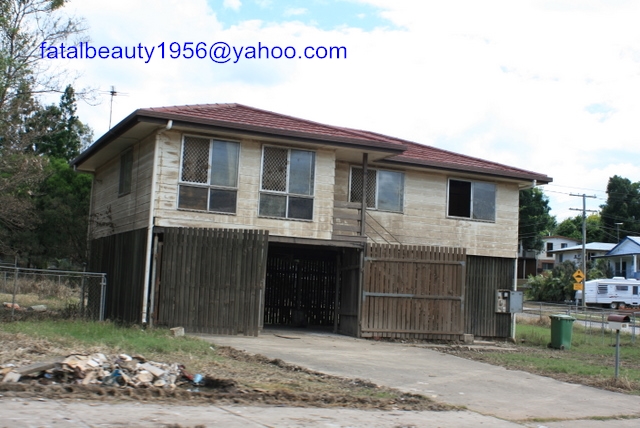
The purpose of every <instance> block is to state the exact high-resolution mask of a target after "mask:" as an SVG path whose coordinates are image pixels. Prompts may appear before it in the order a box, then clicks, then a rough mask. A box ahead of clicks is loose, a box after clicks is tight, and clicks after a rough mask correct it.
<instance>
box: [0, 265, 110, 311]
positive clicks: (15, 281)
mask: <svg viewBox="0 0 640 428" xmlns="http://www.w3.org/2000/svg"><path fill="white" fill-rule="evenodd" d="M106 287H107V275H106V274H104V273H95V272H75V271H60V270H48V269H27V268H20V267H12V266H6V265H0V301H1V302H2V305H3V308H2V310H3V312H4V314H3V315H4V316H3V317H2V318H3V319H6V318H9V311H10V319H11V320H14V319H17V318H20V319H24V318H25V317H26V316H27V315H29V314H36V313H46V314H50V315H53V314H55V315H56V316H58V317H60V318H84V319H89V320H99V321H103V320H104V306H105V297H106Z"/></svg>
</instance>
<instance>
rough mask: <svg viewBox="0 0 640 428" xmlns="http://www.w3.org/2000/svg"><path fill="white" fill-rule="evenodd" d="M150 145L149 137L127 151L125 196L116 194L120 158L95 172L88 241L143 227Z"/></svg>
mask: <svg viewBox="0 0 640 428" xmlns="http://www.w3.org/2000/svg"><path fill="white" fill-rule="evenodd" d="M154 142H155V138H154V137H153V136H151V137H148V138H146V139H144V140H142V141H140V142H137V143H136V144H134V145H133V147H132V148H131V150H132V152H133V165H132V177H131V191H130V192H129V193H128V194H126V195H122V196H120V195H118V190H119V183H120V155H118V156H115V157H114V158H112V159H111V160H109V162H107V163H106V164H104V165H102V166H101V167H100V168H98V169H97V170H96V172H95V175H94V179H93V190H92V193H93V197H92V198H91V218H90V224H91V235H90V236H91V238H92V239H95V238H100V237H103V236H108V235H112V234H117V233H122V232H128V231H131V230H136V229H140V228H144V227H147V225H148V222H149V202H150V192H151V175H152V172H151V171H152V169H153V147H154Z"/></svg>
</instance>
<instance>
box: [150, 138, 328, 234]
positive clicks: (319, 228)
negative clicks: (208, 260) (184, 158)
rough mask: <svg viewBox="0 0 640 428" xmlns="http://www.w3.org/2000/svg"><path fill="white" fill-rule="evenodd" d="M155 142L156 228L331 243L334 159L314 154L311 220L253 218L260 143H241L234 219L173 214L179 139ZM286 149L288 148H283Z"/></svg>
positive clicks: (205, 214)
mask: <svg viewBox="0 0 640 428" xmlns="http://www.w3.org/2000/svg"><path fill="white" fill-rule="evenodd" d="M157 139H158V150H159V152H158V162H159V164H158V168H157V187H156V194H155V195H156V198H155V203H154V207H155V225H156V226H164V227H209V228H211V227H215V228H229V229H241V228H242V229H246V228H252V229H261V230H269V234H270V235H271V236H274V235H276V236H286V237H299V238H315V239H331V230H332V216H333V197H334V165H335V153H334V151H332V150H326V149H317V150H315V153H316V174H315V186H314V187H315V195H314V202H313V220H311V221H304V220H289V219H275V218H264V217H260V216H258V203H259V196H260V171H261V161H262V146H263V143H262V142H260V141H256V140H251V139H242V140H240V160H239V176H238V196H237V208H236V213H235V214H217V213H212V212H201V211H191V210H183V209H178V183H179V177H180V150H181V139H182V133H180V132H167V131H164V132H161V133H159V134H158V135H157ZM282 147H291V146H284V145H283V146H282Z"/></svg>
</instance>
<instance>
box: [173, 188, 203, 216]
mask: <svg viewBox="0 0 640 428" xmlns="http://www.w3.org/2000/svg"><path fill="white" fill-rule="evenodd" d="M208 192H209V189H207V188H205V187H191V186H180V194H179V195H178V207H180V208H187V209H190V210H202V211H206V210H207V193H208Z"/></svg>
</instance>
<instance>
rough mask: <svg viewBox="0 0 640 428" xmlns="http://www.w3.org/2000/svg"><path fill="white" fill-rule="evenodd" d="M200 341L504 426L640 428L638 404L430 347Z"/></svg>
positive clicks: (322, 336) (289, 333)
mask: <svg viewBox="0 0 640 428" xmlns="http://www.w3.org/2000/svg"><path fill="white" fill-rule="evenodd" d="M200 337H203V338H205V339H206V340H208V341H210V342H212V343H215V344H218V345H225V346H232V347H234V348H237V349H242V350H245V351H247V352H250V353H254V354H263V355H265V356H268V357H270V358H280V359H282V360H283V361H286V362H288V363H292V364H296V365H300V366H304V367H307V368H310V369H312V370H316V371H320V372H323V373H328V374H334V375H338V376H344V377H353V378H362V379H367V380H370V381H372V382H374V383H377V384H380V385H386V386H390V387H394V388H398V389H401V390H405V391H411V392H417V393H421V394H424V395H427V396H429V397H432V398H433V399H435V400H437V401H439V402H442V403H447V404H453V405H459V406H465V408H466V409H468V410H470V411H472V412H477V413H479V414H481V415H485V416H492V417H494V418H498V419H502V420H507V421H512V422H517V423H525V422H526V421H528V422H530V421H536V420H539V421H551V420H562V421H565V422H562V423H561V424H558V423H544V426H549V427H552V426H554V427H555V426H557V427H560V426H562V427H564V426H576V427H577V426H580V427H585V426H589V425H587V420H589V419H593V418H596V419H601V418H605V419H613V418H616V417H617V416H629V415H632V416H633V419H632V420H628V419H627V420H617V421H613V420H612V421H610V422H609V423H610V424H611V425H609V424H606V425H602V424H603V423H602V422H601V421H593V422H594V423H597V424H596V425H593V426H612V427H613V426H615V427H624V426H634V427H635V426H640V397H637V396H631V395H625V394H619V393H614V392H609V391H604V390H600V389H595V388H590V387H586V386H582V385H575V384H569V383H564V382H559V381H556V380H553V379H550V378H546V377H542V376H536V375H532V374H530V373H526V372H522V371H514V370H506V369H504V368H502V367H497V366H492V365H489V364H485V363H480V362H476V361H471V360H466V359H463V358H459V357H455V356H453V355H448V354H442V353H439V352H437V351H434V350H432V349H427V348H426V347H417V346H410V345H403V344H399V343H386V342H376V341H368V340H362V339H355V338H351V337H346V336H341V335H335V334H330V333H313V332H307V331H305V330H266V331H265V332H264V333H263V334H262V335H260V337H242V336H207V335H201V336H200ZM566 421H573V424H569V425H567V422H566ZM531 426H542V425H536V424H534V425H531Z"/></svg>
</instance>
